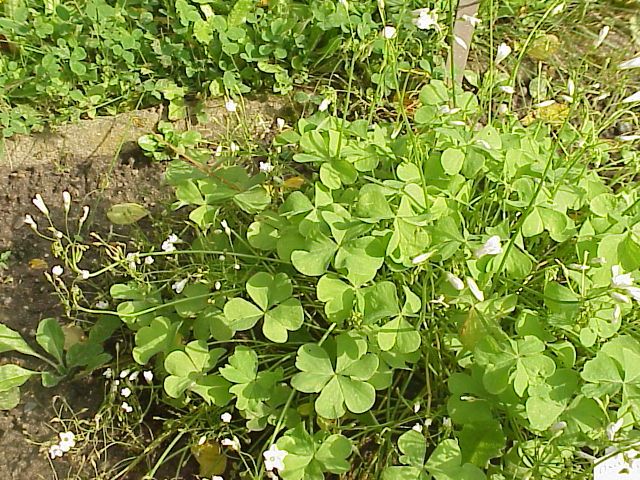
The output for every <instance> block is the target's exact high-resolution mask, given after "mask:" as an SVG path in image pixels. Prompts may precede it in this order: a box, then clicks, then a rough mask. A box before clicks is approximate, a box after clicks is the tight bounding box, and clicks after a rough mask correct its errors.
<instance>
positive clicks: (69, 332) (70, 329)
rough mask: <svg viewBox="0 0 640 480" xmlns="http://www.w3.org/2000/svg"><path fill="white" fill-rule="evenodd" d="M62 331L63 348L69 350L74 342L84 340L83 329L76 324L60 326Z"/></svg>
mask: <svg viewBox="0 0 640 480" xmlns="http://www.w3.org/2000/svg"><path fill="white" fill-rule="evenodd" d="M62 333H64V349H65V350H69V349H70V348H71V347H73V346H74V345H75V344H76V343H80V342H83V341H84V340H85V338H86V337H85V336H84V331H83V330H82V328H80V327H79V326H77V325H65V326H64V327H62Z"/></svg>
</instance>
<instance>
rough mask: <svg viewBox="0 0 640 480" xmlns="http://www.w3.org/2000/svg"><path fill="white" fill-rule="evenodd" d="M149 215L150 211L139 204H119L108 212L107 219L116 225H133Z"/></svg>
mask: <svg viewBox="0 0 640 480" xmlns="http://www.w3.org/2000/svg"><path fill="white" fill-rule="evenodd" d="M147 215H149V210H147V209H146V208H144V207H143V206H142V205H139V204H137V203H118V204H116V205H113V206H112V207H111V208H110V209H109V211H108V212H107V218H109V220H110V221H111V223H115V224H116V225H131V224H132V223H136V222H137V221H138V220H140V219H141V218H144V217H146V216H147Z"/></svg>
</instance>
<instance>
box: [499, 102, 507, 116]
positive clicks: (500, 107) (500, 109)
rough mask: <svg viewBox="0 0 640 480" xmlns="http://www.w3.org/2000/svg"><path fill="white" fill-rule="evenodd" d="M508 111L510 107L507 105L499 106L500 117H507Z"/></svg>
mask: <svg viewBox="0 0 640 480" xmlns="http://www.w3.org/2000/svg"><path fill="white" fill-rule="evenodd" d="M508 111H509V106H508V105H507V104H506V103H501V104H500V105H498V114H499V115H506V113H507V112H508Z"/></svg>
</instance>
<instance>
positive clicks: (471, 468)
mask: <svg viewBox="0 0 640 480" xmlns="http://www.w3.org/2000/svg"><path fill="white" fill-rule="evenodd" d="M426 469H427V471H428V472H429V473H430V474H431V475H433V478H434V479H435V480H485V479H486V478H487V477H486V476H485V474H484V473H482V470H480V469H479V468H478V467H476V466H475V465H472V464H470V463H463V462H462V455H461V453H460V447H459V446H458V442H456V441H455V440H453V439H451V438H450V439H447V440H444V441H442V442H440V444H439V445H438V446H437V447H436V449H435V450H434V451H433V453H432V454H431V456H430V457H429V460H428V461H427V464H426Z"/></svg>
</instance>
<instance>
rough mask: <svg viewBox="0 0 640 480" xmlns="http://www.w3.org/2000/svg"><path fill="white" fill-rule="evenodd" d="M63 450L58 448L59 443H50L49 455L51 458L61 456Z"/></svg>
mask: <svg viewBox="0 0 640 480" xmlns="http://www.w3.org/2000/svg"><path fill="white" fill-rule="evenodd" d="M62 455H64V451H63V450H62V449H61V448H60V445H51V446H50V447H49V456H50V457H51V458H56V457H62Z"/></svg>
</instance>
